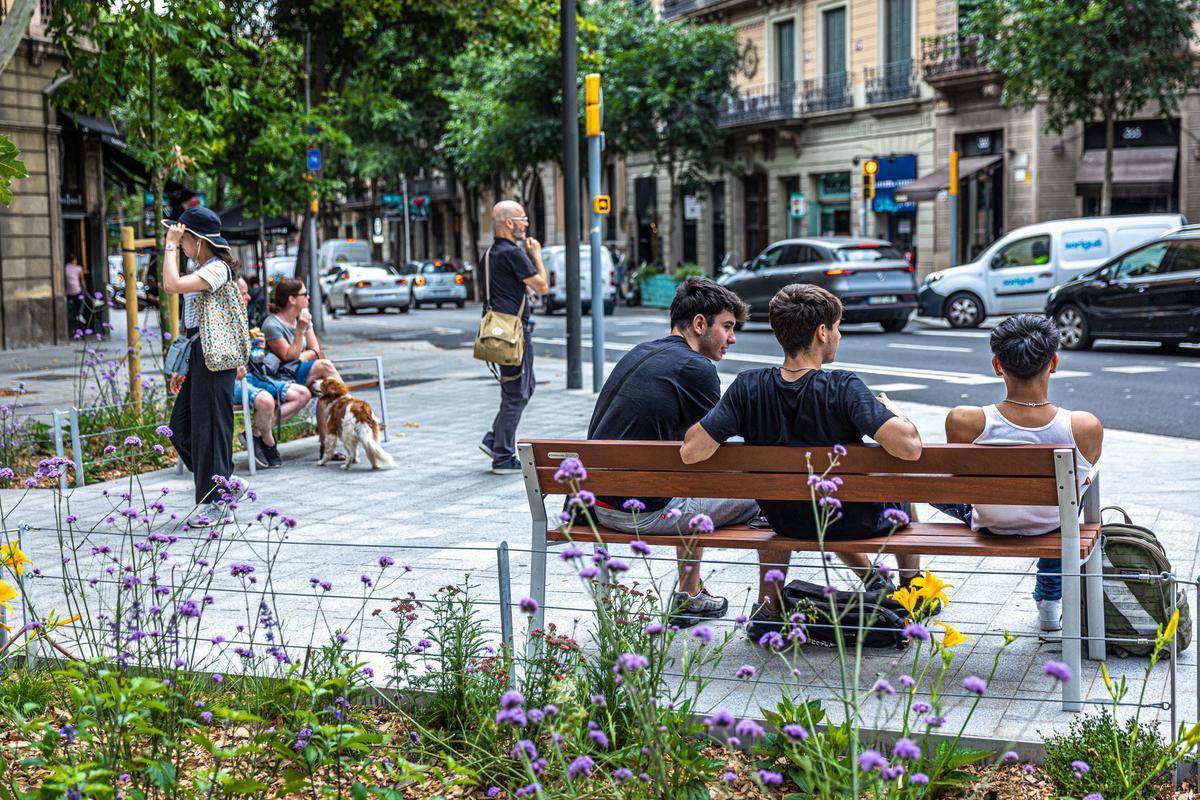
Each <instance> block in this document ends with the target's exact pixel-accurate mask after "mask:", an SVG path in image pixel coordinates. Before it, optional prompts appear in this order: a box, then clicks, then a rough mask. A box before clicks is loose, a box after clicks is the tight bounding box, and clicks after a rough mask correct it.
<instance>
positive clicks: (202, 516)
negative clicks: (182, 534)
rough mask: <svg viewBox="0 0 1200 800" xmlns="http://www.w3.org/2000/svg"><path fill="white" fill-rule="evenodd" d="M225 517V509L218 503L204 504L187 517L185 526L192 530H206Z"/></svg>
mask: <svg viewBox="0 0 1200 800" xmlns="http://www.w3.org/2000/svg"><path fill="white" fill-rule="evenodd" d="M224 517H225V507H224V506H222V505H221V504H220V503H205V504H204V505H202V506H200V507H199V508H197V509H196V512H195V513H194V514H192V515H191V516H190V517H188V520H187V524H188V525H191V526H192V527H193V528H207V527H210V526H212V525H216V524H217V523H219V522H220V521H221V520H222V519H224Z"/></svg>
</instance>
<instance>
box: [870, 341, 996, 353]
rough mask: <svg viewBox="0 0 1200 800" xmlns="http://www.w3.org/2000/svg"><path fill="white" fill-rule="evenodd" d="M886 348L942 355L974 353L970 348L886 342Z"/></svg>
mask: <svg viewBox="0 0 1200 800" xmlns="http://www.w3.org/2000/svg"><path fill="white" fill-rule="evenodd" d="M888 347H895V348H897V349H899V350H937V351H938V352H942V353H974V352H975V351H974V350H973V349H971V348H970V347H947V346H945V345H936V344H901V343H900V342H888Z"/></svg>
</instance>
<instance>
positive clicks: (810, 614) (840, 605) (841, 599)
mask: <svg viewBox="0 0 1200 800" xmlns="http://www.w3.org/2000/svg"><path fill="white" fill-rule="evenodd" d="M783 606H784V608H785V609H786V610H787V613H788V614H793V613H795V612H796V611H799V612H800V613H802V614H804V616H805V618H806V619H807V622H806V623H805V627H806V632H807V634H808V640H809V641H810V642H813V643H816V644H825V645H832V644H837V632H836V631H835V630H834V626H835V625H836V626H837V627H838V628H840V629H841V631H842V641H844V642H845V643H846V644H855V643H857V641H858V635H859V631H860V629H861V631H862V634H863V641H862V643H863V646H864V647H891V648H895V649H897V650H901V649H903V648H904V647H905V646H907V644H908V640H907V639H905V638H904V620H905V619H906V617H907V615H908V612H907V611H905V610H904V606H902V605H900V604H899V603H897V602H896V601H895V600H889V599H888V598H887V596H886V595H884V593H883V592H841V591H839V592H834V593H833V594H832V595H829V596H826V594H825V588H824V587H823V586H817V585H816V584H815V583H808V582H807V581H801V580H795V581H791V582H790V583H788V584H787V585H786V586H784V587H783Z"/></svg>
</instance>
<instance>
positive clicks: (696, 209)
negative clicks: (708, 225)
mask: <svg viewBox="0 0 1200 800" xmlns="http://www.w3.org/2000/svg"><path fill="white" fill-rule="evenodd" d="M683 218H684V219H687V220H696V219H700V198H698V197H696V195H694V194H685V195H684V196H683Z"/></svg>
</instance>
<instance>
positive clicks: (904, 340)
mask: <svg viewBox="0 0 1200 800" xmlns="http://www.w3.org/2000/svg"><path fill="white" fill-rule="evenodd" d="M478 319H479V308H478V306H468V307H467V308H464V309H455V308H452V307H447V308H442V309H437V308H429V307H426V308H424V309H414V310H413V311H411V312H409V313H407V314H398V313H396V312H395V311H390V312H388V313H386V314H378V313H363V314H360V315H356V316H344V315H343V316H339V317H337V318H336V319H332V320H327V323H326V324H327V325H328V331H329V334H330V335H335V336H337V337H338V338H339V339H340V338H342V337H349V338H359V337H361V338H364V339H368V340H371V341H375V342H385V341H389V340H394V341H406V340H413V341H417V340H426V341H429V342H431V343H433V344H435V345H437V346H438V347H442V348H455V347H461V346H469V345H470V343H471V342H472V341H473V339H474V335H475V328H476V325H477V324H478V322H477V321H478ZM535 321H536V327H535V330H534V343H535V346H536V348H537V349H536V353H537V354H538V355H542V356H552V357H557V358H563V357H565V355H566V338H565V337H566V318H565V317H564V316H563V315H562V313H559V314H556V315H554V316H546V315H544V314H540V313H539V314H538V315H537V316H536V317H535ZM998 322H999V320H998V319H992V320H989V321H988V323H987V324H986V327H991V326H993V325H995V324H996V323H998ZM986 327H985V328H984V329H980V330H951V329H950V328H948V327H947V326H946V323H945V322H944V321H942V320H933V319H924V318H917V319H914V320H913V321H912V322H910V324H909V326H908V328H907V329H906V330H904V331H903V332H901V333H894V334H887V333H883V332H882V331H881V330H880V328H879V326H878V325H847V326H846V327H845V328H844V330H843V337H842V344H841V349H840V350H839V352H838V363H837V364H836V365H835V366H839V367H842V368H845V369H852V370H854V371H855V372H857V373H859V374H860V375H861V376H862V378H863V380H865V381H866V382H867V383H868V385H870V386H871V387H872V388H873V389H875V390H877V391H883V392H886V393H887V394H888V395H889V396H892V397H895V398H897V399H903V400H906V401H909V402H915V403H925V404H930V405H936V406H955V405H960V404H970V405H986V404H988V403H994V402H996V401H997V400H999V399H1001V398H1002V397H1003V389H1004V387H1003V383H1002V382H1001V380H1000V379H999V378H998V377H996V375H995V373H994V372H993V370H992V368H991V353H990V351H989V349H988V331H987V330H986ZM583 328H584V350H583V360H584V362H585V363H590V360H591V319H590V318H589V317H585V318H584V320H583ZM666 331H667V312H666V310H665V309H649V308H626V307H618V309H617V311H616V313H615V314H614V315H613V316H611V317H607V318H606V319H605V356H606V360H608V361H610V362H615V361H616V360H617V359H619V358H620V357H621V355H622V354H623V353H624V352H625V351H627V350H629V349H630V348H632V347H633V346H634V345H636V344H637V343H639V342H642V341H645V340H647V339H653V338H657V337H659V336H662V335H665V333H666ZM781 358H782V350H781V349H780V347H779V345H778V343H777V342H776V341H775V338H774V336H773V335H772V334H771V329H770V326H769V325H767V324H765V323H750V324H748V325H747V326H746V328H745V330H743V331H742V332H741V333H739V334H738V340H737V344H735V345H734V346H733V348H731V349H730V351H729V353H728V354H727V355H726V356H725V359H724V360H723V361H722V362H721V363H720V365H719V369H720V371H721V372H722V373H729V374H734V373H737V372H740V371H742V370H746V369H756V368H760V367H763V366H770V365H773V364H778V363H779V360H780V359H781ZM589 386H590V384H589ZM1051 386H1052V399H1053V400H1054V401H1055V402H1057V403H1059V404H1060V405H1063V406H1065V407H1068V408H1072V409H1081V410H1088V411H1092V412H1093V413H1095V414H1096V415H1097V416H1099V417H1100V419H1101V421H1102V422H1103V423H1104V425H1105V427H1107V428H1114V429H1120V430H1126V431H1134V432H1139V433H1156V434H1161V435H1164V436H1175V437H1184V438H1189V439H1200V346H1197V345H1185V346H1184V347H1183V348H1181V349H1180V350H1179V351H1178V352H1175V353H1166V352H1163V351H1162V349H1161V348H1160V347H1159V346H1158V345H1157V344H1145V343H1138V342H1120V341H1109V340H1100V341H1099V342H1097V343H1096V345H1095V346H1094V347H1093V349H1092V350H1091V351H1088V352H1064V353H1062V358H1061V365H1060V369H1059V373H1058V374H1057V375H1055V376H1054V378H1053V380H1052V383H1051Z"/></svg>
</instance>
